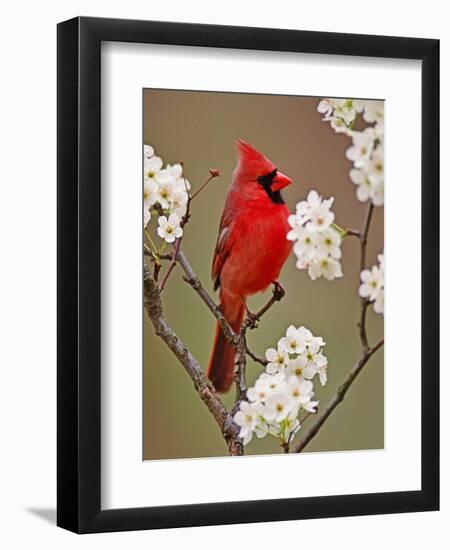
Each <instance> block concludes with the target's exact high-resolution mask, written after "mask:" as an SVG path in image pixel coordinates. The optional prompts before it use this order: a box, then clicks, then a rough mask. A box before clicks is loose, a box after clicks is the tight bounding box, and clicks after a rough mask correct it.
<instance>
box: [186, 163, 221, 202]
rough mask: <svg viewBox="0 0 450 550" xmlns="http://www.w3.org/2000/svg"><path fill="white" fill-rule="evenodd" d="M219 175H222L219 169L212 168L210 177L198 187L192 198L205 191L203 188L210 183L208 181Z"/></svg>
mask: <svg viewBox="0 0 450 550" xmlns="http://www.w3.org/2000/svg"><path fill="white" fill-rule="evenodd" d="M219 176H220V172H219V170H216V169H211V170H210V171H209V177H208V179H207V180H206V181H205V182H203V183H202V185H201V186H200V187H199V188H198V189H197V191H196V192H195V193H194V194H193V195H192V197H191V200H194V199H195V197H196V196H197V195H198V194H199V193H201V192H202V191H203V189H204V188H205V187H206V186H207V185H208V183H209V182H210V181H211V180H212V179H214V178H218V177H219Z"/></svg>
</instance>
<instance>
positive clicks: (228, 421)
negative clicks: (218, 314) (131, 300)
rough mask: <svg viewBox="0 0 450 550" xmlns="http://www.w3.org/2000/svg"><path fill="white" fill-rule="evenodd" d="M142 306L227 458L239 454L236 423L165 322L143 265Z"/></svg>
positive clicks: (154, 285)
mask: <svg viewBox="0 0 450 550" xmlns="http://www.w3.org/2000/svg"><path fill="white" fill-rule="evenodd" d="M144 307H145V310H146V311H147V313H148V316H149V318H150V320H151V322H152V324H153V326H154V328H155V332H156V334H157V335H158V336H159V337H160V338H161V339H162V340H163V341H164V342H165V344H166V345H167V347H168V348H169V349H170V350H171V351H172V353H173V354H174V355H175V356H176V357H177V359H178V360H179V362H180V363H181V365H182V366H183V367H184V369H185V371H186V372H187V374H188V375H189V377H190V378H191V380H192V382H193V384H194V388H195V390H196V392H197V393H198V395H199V397H200V399H201V400H202V401H203V402H204V403H205V405H206V407H207V408H208V410H209V411H210V413H211V414H212V416H213V417H214V419H215V421H216V423H217V425H218V427H219V428H220V431H221V433H222V436H223V438H224V439H225V441H226V443H227V446H228V450H229V453H230V455H242V454H243V445H242V441H241V440H240V438H239V427H238V426H237V425H236V424H235V422H234V421H233V418H232V416H231V415H230V414H229V413H228V411H227V409H226V407H225V405H224V404H223V403H222V401H221V400H220V398H219V397H218V395H217V394H216V392H215V390H214V388H213V386H212V384H211V382H209V380H208V379H207V378H206V376H205V374H204V373H203V371H202V369H201V367H200V365H199V363H198V361H197V360H196V359H195V357H194V356H193V355H192V353H191V352H190V351H189V350H188V348H187V347H186V345H185V344H184V342H183V341H182V340H181V339H180V337H179V336H178V335H177V334H176V333H175V331H174V330H173V328H172V327H171V326H170V324H169V323H168V321H167V320H166V319H165V317H164V314H163V307H162V303H161V295H160V290H159V288H158V284H157V282H156V281H155V280H154V279H153V277H152V275H151V274H150V271H149V270H148V268H147V266H146V265H145V264H144Z"/></svg>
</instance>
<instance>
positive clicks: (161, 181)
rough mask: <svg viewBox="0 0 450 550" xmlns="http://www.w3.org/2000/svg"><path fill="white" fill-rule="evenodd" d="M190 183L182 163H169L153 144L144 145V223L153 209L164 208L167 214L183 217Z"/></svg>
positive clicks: (149, 217)
mask: <svg viewBox="0 0 450 550" xmlns="http://www.w3.org/2000/svg"><path fill="white" fill-rule="evenodd" d="M189 189H190V183H189V181H188V180H187V179H186V178H185V176H184V174H183V167H182V165H181V164H179V163H178V164H173V165H171V164H167V165H166V167H165V168H163V161H162V159H161V158H160V157H158V156H156V155H155V151H154V149H153V147H152V146H151V145H144V224H145V226H146V225H147V223H148V221H149V220H150V219H151V210H152V209H153V208H157V209H158V212H159V213H161V212H160V210H161V209H162V210H163V212H164V214H165V215H166V216H170V214H177V216H178V217H179V218H180V219H181V218H182V217H183V216H184V215H185V213H186V209H187V204H188V201H189Z"/></svg>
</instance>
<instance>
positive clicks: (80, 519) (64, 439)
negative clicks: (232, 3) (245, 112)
mask: <svg viewBox="0 0 450 550" xmlns="http://www.w3.org/2000/svg"><path fill="white" fill-rule="evenodd" d="M102 41H116V42H135V43H136V42H137V43H152V44H171V45H180V46H181V45H185V46H206V47H211V48H215V47H220V48H239V49H249V50H269V51H284V52H304V53H315V54H336V55H351V56H366V57H382V58H404V59H418V60H421V62H422V220H421V223H422V243H421V246H422V297H421V303H422V334H421V339H422V344H423V345H422V378H421V383H422V403H421V407H422V427H421V430H422V432H421V436H422V443H421V444H422V453H421V459H422V465H421V467H422V489H421V490H420V491H407V492H390V493H377V494H357V495H354V494H353V495H352V494H347V495H339V496H322V497H308V498H293V499H291V498H290V499H277V500H259V501H246V502H216V503H208V504H195V505H176V506H158V507H148V508H133V509H113V510H102V509H101V500H100V495H101V462H100V455H101V417H100V394H101V369H100V341H101V338H100V336H101V315H100V307H101V300H100V296H101V271H100V247H101V235H100V204H101V202H100V201H101V190H100V166H101V158H100V157H101V153H100V122H101V121H100V113H101V109H100V106H101V105H100V102H101V93H100V69H101V67H100V65H101V62H100V49H101V43H102ZM57 65H58V128H57V133H58V383H57V386H58V405H57V407H58V408H57V416H58V424H57V426H58V427H57V436H58V460H57V466H58V474H57V482H58V491H57V499H58V504H57V524H58V525H59V526H60V527H63V528H66V529H69V530H71V531H74V532H76V533H94V532H105V531H124V530H135V529H157V528H168V527H185V526H196V525H217V524H230V523H247V522H264V521H278V520H294V519H306V518H324V517H335V516H352V515H367V514H386V513H397V512H418V511H426V510H437V509H438V507H439V41H438V40H434V39H418V38H398V37H389V36H368V35H356V34H336V33H324V32H309V31H296V30H278V29H262V28H247V27H227V26H216V25H199V24H184V23H183V24H180V23H168V22H152V21H132V20H118V19H116V20H113V19H101V18H86V17H77V18H75V19H71V20H69V21H65V22H63V23H60V24H59V25H58V62H57Z"/></svg>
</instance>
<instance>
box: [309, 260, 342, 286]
mask: <svg viewBox="0 0 450 550" xmlns="http://www.w3.org/2000/svg"><path fill="white" fill-rule="evenodd" d="M308 275H309V277H310V278H311V279H312V280H313V281H315V280H316V279H318V278H319V277H322V276H323V277H325V279H327V280H328V281H332V280H333V279H337V278H338V277H342V275H343V274H342V267H341V264H340V263H339V262H338V261H337V260H335V259H333V258H331V257H324V258H321V259H319V260H317V261H314V262H311V263H310V264H309V266H308Z"/></svg>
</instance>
